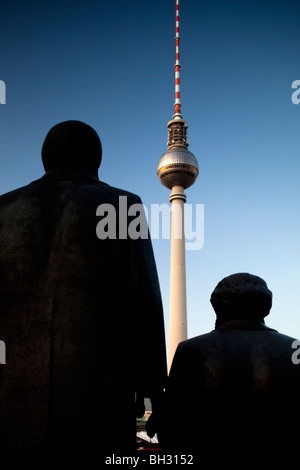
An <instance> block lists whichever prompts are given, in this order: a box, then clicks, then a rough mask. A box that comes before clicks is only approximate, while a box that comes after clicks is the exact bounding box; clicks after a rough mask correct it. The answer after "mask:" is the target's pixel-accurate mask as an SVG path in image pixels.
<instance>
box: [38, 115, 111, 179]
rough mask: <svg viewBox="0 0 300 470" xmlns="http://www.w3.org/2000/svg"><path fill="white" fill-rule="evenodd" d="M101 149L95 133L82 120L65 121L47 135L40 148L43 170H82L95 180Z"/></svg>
mask: <svg viewBox="0 0 300 470" xmlns="http://www.w3.org/2000/svg"><path fill="white" fill-rule="evenodd" d="M101 159H102V146H101V141H100V139H99V136H98V134H97V132H96V131H95V130H94V129H93V128H92V127H91V126H89V125H88V124H85V123H84V122H81V121H64V122H61V123H59V124H56V125H55V126H54V127H52V128H51V129H50V131H49V132H48V134H47V136H46V138H45V140H44V143H43V147H42V161H43V165H44V168H45V171H46V172H47V171H49V170H53V169H55V168H61V167H71V168H81V169H84V170H88V171H90V172H91V173H93V174H94V175H95V176H97V177H98V168H99V166H100V163H101Z"/></svg>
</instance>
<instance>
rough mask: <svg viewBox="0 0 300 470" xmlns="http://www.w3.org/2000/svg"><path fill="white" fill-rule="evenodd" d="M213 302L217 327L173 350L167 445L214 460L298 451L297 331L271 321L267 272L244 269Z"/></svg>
mask: <svg viewBox="0 0 300 470" xmlns="http://www.w3.org/2000/svg"><path fill="white" fill-rule="evenodd" d="M211 303H212V306H213V308H214V310H215V312H216V315H217V319H216V328H215V330H214V331H212V332H210V333H208V334H204V335H201V336H198V337H195V338H192V339H190V340H187V341H184V342H182V343H180V344H179V346H178V348H177V351H176V354H175V356H174V360H173V363H172V367H171V371H170V375H169V379H168V382H167V387H166V394H165V397H164V400H165V402H164V408H163V410H162V411H161V413H160V416H159V417H158V416H156V419H157V420H158V422H159V425H157V423H156V421H155V425H156V426H158V427H159V439H160V442H161V445H162V447H163V449H164V451H170V452H176V453H179V452H180V451H181V452H184V453H186V452H187V451H188V452H191V453H192V454H195V455H197V456H200V457H201V458H204V457H208V458H209V459H210V460H209V462H210V463H211V462H212V461H214V460H216V461H217V462H218V463H221V462H223V463H224V462H227V463H233V461H234V459H235V458H237V457H238V458H239V459H240V458H241V457H242V458H243V460H239V462H240V464H242V463H249V459H256V458H257V459H258V460H257V463H262V462H263V460H262V458H263V457H264V459H265V462H269V463H270V462H271V460H272V458H273V461H274V459H276V458H277V457H278V456H281V457H282V456H288V455H291V454H292V453H293V452H295V451H296V450H297V448H298V443H297V439H298V436H297V434H298V431H297V425H296V423H297V422H298V419H299V406H298V399H299V398H298V397H299V391H300V365H295V364H294V363H293V361H292V354H293V352H294V350H293V349H292V344H293V342H294V338H291V337H289V336H285V335H283V334H280V333H278V332H277V331H275V330H274V329H272V328H269V327H267V326H266V325H265V323H264V318H265V317H266V316H267V315H268V313H269V310H270V308H271V305H272V293H271V292H270V290H269V289H268V287H267V284H266V283H265V281H264V280H263V279H261V278H259V277H257V276H254V275H250V274H247V273H240V274H234V275H232V276H229V277H227V278H225V279H223V280H222V281H221V282H220V283H219V284H218V285H217V287H216V288H215V290H214V292H213V293H212V295H211ZM158 418H159V419H158ZM153 420H154V415H153ZM153 423H154V421H153ZM153 423H152V426H153V425H154V424H153Z"/></svg>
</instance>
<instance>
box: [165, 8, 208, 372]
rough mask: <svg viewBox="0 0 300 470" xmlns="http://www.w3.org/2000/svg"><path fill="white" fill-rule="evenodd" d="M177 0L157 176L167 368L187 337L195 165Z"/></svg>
mask: <svg viewBox="0 0 300 470" xmlns="http://www.w3.org/2000/svg"><path fill="white" fill-rule="evenodd" d="M179 40H180V37H179V0H176V36H175V41H176V63H175V103H174V107H175V113H174V115H173V119H172V120H171V121H169V122H168V143H167V145H168V148H167V151H166V152H165V153H164V154H163V155H162V156H161V158H160V160H159V162H158V166H157V175H158V177H159V179H160V181H161V183H162V184H163V185H164V186H166V187H167V188H168V189H171V190H172V192H171V194H170V197H169V200H170V202H171V204H172V219H171V266H170V306H169V344H168V369H169V370H170V367H171V364H172V360H173V356H174V354H175V351H176V348H177V345H178V343H180V342H181V341H184V340H185V339H187V312H186V275H185V239H184V203H185V201H186V195H185V192H184V190H185V189H186V188H189V187H190V186H192V184H194V182H195V180H196V178H197V176H198V173H199V167H198V162H197V159H196V157H195V156H194V155H193V154H192V153H191V152H190V151H189V150H188V145H189V143H188V140H187V128H188V123H187V122H186V121H184V120H183V119H182V115H181V102H180V62H179Z"/></svg>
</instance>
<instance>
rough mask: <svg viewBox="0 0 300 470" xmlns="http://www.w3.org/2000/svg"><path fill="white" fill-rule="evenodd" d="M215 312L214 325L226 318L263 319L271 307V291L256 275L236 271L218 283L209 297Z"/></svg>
mask: <svg viewBox="0 0 300 470" xmlns="http://www.w3.org/2000/svg"><path fill="white" fill-rule="evenodd" d="M210 301H211V304H212V306H213V308H214V310H215V312H216V315H217V321H216V326H220V325H221V324H223V323H225V322H226V321H228V320H236V319H247V320H259V321H264V318H265V317H266V316H267V315H268V314H269V312H270V309H271V307H272V292H271V291H270V290H269V289H268V286H267V284H266V282H265V281H264V280H263V279H261V278H260V277H258V276H255V275H253V274H248V273H237V274H232V275H231V276H228V277H225V278H224V279H222V281H220V282H219V283H218V285H217V286H216V288H215V289H214V291H213V293H212V294H211V298H210Z"/></svg>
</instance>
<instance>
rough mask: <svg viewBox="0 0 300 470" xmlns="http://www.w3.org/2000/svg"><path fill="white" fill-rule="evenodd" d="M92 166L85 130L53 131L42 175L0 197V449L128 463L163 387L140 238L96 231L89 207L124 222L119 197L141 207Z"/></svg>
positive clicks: (158, 320) (145, 245) (67, 126)
mask: <svg viewBox="0 0 300 470" xmlns="http://www.w3.org/2000/svg"><path fill="white" fill-rule="evenodd" d="M101 159H102V148H101V142H100V139H99V137H98V135H97V133H96V132H95V130H94V129H93V128H91V127H90V126H89V125H87V124H85V123H82V122H80V121H65V122H62V123H60V124H57V125H56V126H54V127H53V128H52V129H50V131H49V132H48V134H47V136H46V138H45V141H44V144H43V147H42V160H43V164H44V168H45V171H46V173H45V174H44V176H42V178H41V179H39V180H37V181H34V182H32V183H31V184H29V185H28V186H25V187H22V188H19V189H16V190H15V191H12V192H9V193H7V194H4V195H2V196H1V197H0V264H1V269H0V339H1V340H2V341H4V342H5V345H6V364H5V365H1V366H0V449H25V450H27V449H29V450H43V449H62V450H63V449H76V450H80V449H89V450H93V449H94V450H96V451H97V453H98V454H101V453H102V454H106V455H109V452H111V451H114V452H120V453H122V452H123V451H125V452H126V453H127V454H128V455H130V452H133V451H134V450H135V448H136V428H135V426H136V409H137V404H138V405H140V403H143V399H144V397H149V398H150V399H152V401H153V402H154V403H155V400H156V396H158V395H159V394H160V393H161V390H162V388H163V386H164V385H165V382H164V381H165V377H166V355H165V337H164V324H163V312H162V302H161V294H160V288H159V282H158V277H157V271H156V265H155V260H154V255H153V250H152V244H151V240H150V238H149V237H148V238H141V237H139V238H136V239H131V238H130V237H124V236H123V237H122V238H120V237H118V236H117V237H115V238H114V237H110V238H109V237H107V238H105V237H103V239H100V238H99V237H98V236H97V234H96V225H97V222H98V218H97V217H96V211H97V208H98V206H99V205H101V204H109V205H110V207H113V208H114V209H115V213H116V216H117V221H119V220H120V219H122V220H123V221H124V217H123V215H121V217H120V213H119V211H120V206H119V197H120V196H122V197H124V198H126V201H127V206H128V207H130V205H131V204H140V203H141V199H140V198H139V197H138V196H136V195H134V194H132V193H130V192H127V191H124V190H121V189H117V188H114V187H111V186H109V185H108V184H105V183H103V182H101V181H99V178H98V168H99V166H100V163H101ZM105 207H106V206H105ZM125 216H126V214H125ZM125 220H126V217H125ZM126 223H127V222H126ZM128 223H130V218H129V219H128ZM125 228H126V227H125ZM123 229H124V227H123ZM138 408H139V411H138V413H139V415H141V414H143V408H142V407H141V406H138ZM154 408H155V407H154Z"/></svg>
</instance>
